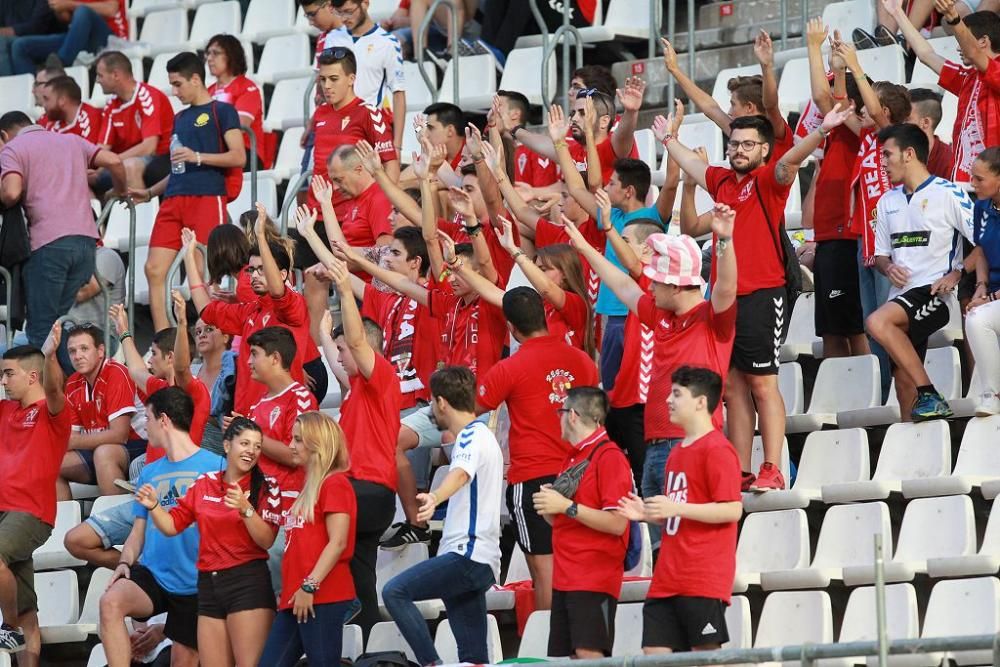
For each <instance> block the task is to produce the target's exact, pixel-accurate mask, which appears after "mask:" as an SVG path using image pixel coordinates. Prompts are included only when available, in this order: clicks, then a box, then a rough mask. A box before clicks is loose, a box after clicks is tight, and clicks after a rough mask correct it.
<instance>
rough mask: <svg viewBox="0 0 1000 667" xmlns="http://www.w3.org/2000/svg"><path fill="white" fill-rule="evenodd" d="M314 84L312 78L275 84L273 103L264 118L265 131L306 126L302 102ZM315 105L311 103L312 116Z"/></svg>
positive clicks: (285, 80)
mask: <svg viewBox="0 0 1000 667" xmlns="http://www.w3.org/2000/svg"><path fill="white" fill-rule="evenodd" d="M311 82H312V77H303V78H301V79H282V80H281V81H278V82H277V83H276V84H274V92H273V93H271V102H270V103H269V104H268V106H267V114H266V115H265V116H264V130H266V131H267V132H274V131H275V130H284V129H286V128H289V127H296V126H298V127H303V126H305V122H306V120H307V119H306V118H305V117H304V116H303V115H302V113H303V110H302V100H303V99H304V97H305V94H306V89H308V88H309V84H310V83H311ZM314 109H315V104H314V103H313V102H311V101H310V103H309V113H310V115H311V114H312V112H313V110H314Z"/></svg>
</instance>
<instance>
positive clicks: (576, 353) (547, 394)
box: [476, 335, 597, 484]
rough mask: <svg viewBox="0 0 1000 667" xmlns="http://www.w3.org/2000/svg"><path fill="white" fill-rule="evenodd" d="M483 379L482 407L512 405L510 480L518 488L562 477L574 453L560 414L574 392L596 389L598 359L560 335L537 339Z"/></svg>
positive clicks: (508, 473) (494, 407)
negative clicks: (540, 479) (565, 437)
mask: <svg viewBox="0 0 1000 667" xmlns="http://www.w3.org/2000/svg"><path fill="white" fill-rule="evenodd" d="M479 377H480V380H479V395H478V397H477V399H476V400H477V402H478V403H479V405H481V406H483V407H485V408H487V409H489V410H494V409H496V408H497V407H499V406H500V404H501V403H503V402H504V401H507V410H508V412H509V414H510V438H509V441H510V445H509V446H510V468H509V469H508V470H507V481H508V482H510V483H511V484H517V483H519V482H523V481H525V480H529V479H536V478H538V477H546V476H550V475H556V474H558V473H559V471H560V470H562V465H563V463H564V462H565V460H566V455H567V454H569V453H570V451H571V449H570V445H569V443H567V442H566V441H565V440H563V439H562V435H561V433H562V429H561V427H560V425H559V413H557V412H556V410H558V409H559V408H560V407H562V404H563V401H565V400H566V392H567V391H568V390H570V389H572V388H573V387H595V386H597V366H595V365H594V360H593V359H591V358H590V357H588V356H587V355H586V354H585V353H584V352H583V351H581V350H578V349H576V348H574V347H571V346H569V345H567V344H566V343H565V342H563V340H562V339H561V338H559V337H557V336H551V335H549V336H536V337H534V338H529V339H527V340H525V341H524V342H523V343H521V347H520V348H519V349H518V350H517V352H515V353H514V354H513V355H511V356H510V357H508V358H507V359H504V360H502V361H500V362H499V363H497V364H496V365H495V366H494V367H493V368H492V369H490V371H489V372H488V373H486V374H485V376H484V375H483V374H480V376H479Z"/></svg>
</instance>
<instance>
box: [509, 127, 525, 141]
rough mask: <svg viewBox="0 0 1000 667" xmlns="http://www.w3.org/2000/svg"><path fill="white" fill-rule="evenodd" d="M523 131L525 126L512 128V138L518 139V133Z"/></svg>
mask: <svg viewBox="0 0 1000 667" xmlns="http://www.w3.org/2000/svg"><path fill="white" fill-rule="evenodd" d="M523 129H524V125H515V126H514V127H512V128H510V136H511V137H512V138H514V139H516V138H517V133H518V131H519V130H523Z"/></svg>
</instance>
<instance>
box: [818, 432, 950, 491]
mask: <svg viewBox="0 0 1000 667" xmlns="http://www.w3.org/2000/svg"><path fill="white" fill-rule="evenodd" d="M950 442H951V436H950V435H949V433H948V424H947V422H945V421H943V420H934V421H929V422H923V423H920V424H913V423H909V422H907V423H901V424H893V425H892V426H890V427H889V430H888V431H886V434H885V439H884V440H883V441H882V449H881V451H880V452H879V457H878V463H877V464H876V466H875V473H874V474H873V475H872V478H871V480H859V481H856V482H840V483H834V484H824V485H823V488H822V492H823V502H825V503H850V502H857V501H860V500H881V499H884V498H888V497H889V494H890V493H899V492H900V491H902V488H903V480H910V479H920V478H927V477H938V476H941V475H945V474H947V473H948V468H949V466H950V465H951V444H950Z"/></svg>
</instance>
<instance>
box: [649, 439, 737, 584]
mask: <svg viewBox="0 0 1000 667" xmlns="http://www.w3.org/2000/svg"><path fill="white" fill-rule="evenodd" d="M665 480H666V481H665V483H664V485H663V493H664V494H665V495H666V496H667V497H668V498H669V499H670V500H672V501H674V502H677V503H691V504H699V505H701V504H705V503H731V502H737V501H739V500H741V499H742V496H741V494H740V460H739V457H737V455H736V448H735V447H733V444H732V443H731V442H729V440H727V439H726V436H724V435H723V434H722V432H721V431H712V432H711V433H709V434H707V435H704V436H702V437H700V438H698V439H697V440H695V441H694V442H692V443H691V444H689V445H684V444H681V445H678V446H676V447H674V448H673V449H672V450H671V451H670V456H669V457H667V467H666V474H665ZM735 576H736V522H735V521H733V522H732V523H701V522H699V521H695V520H693V519H682V518H681V517H674V518H672V519H667V521H666V523H664V525H663V543H662V546H661V547H660V557H659V558H658V559H657V560H656V569H655V570H654V571H653V581H652V583H651V584H650V586H649V592H648V593H647V594H646V599H647V600H648V599H654V598H667V597H673V596H675V595H684V596H689V597H704V598H712V599H714V600H722V601H723V602H726V603H728V602H729V596H730V595H731V594H732V590H733V579H734V578H735Z"/></svg>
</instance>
